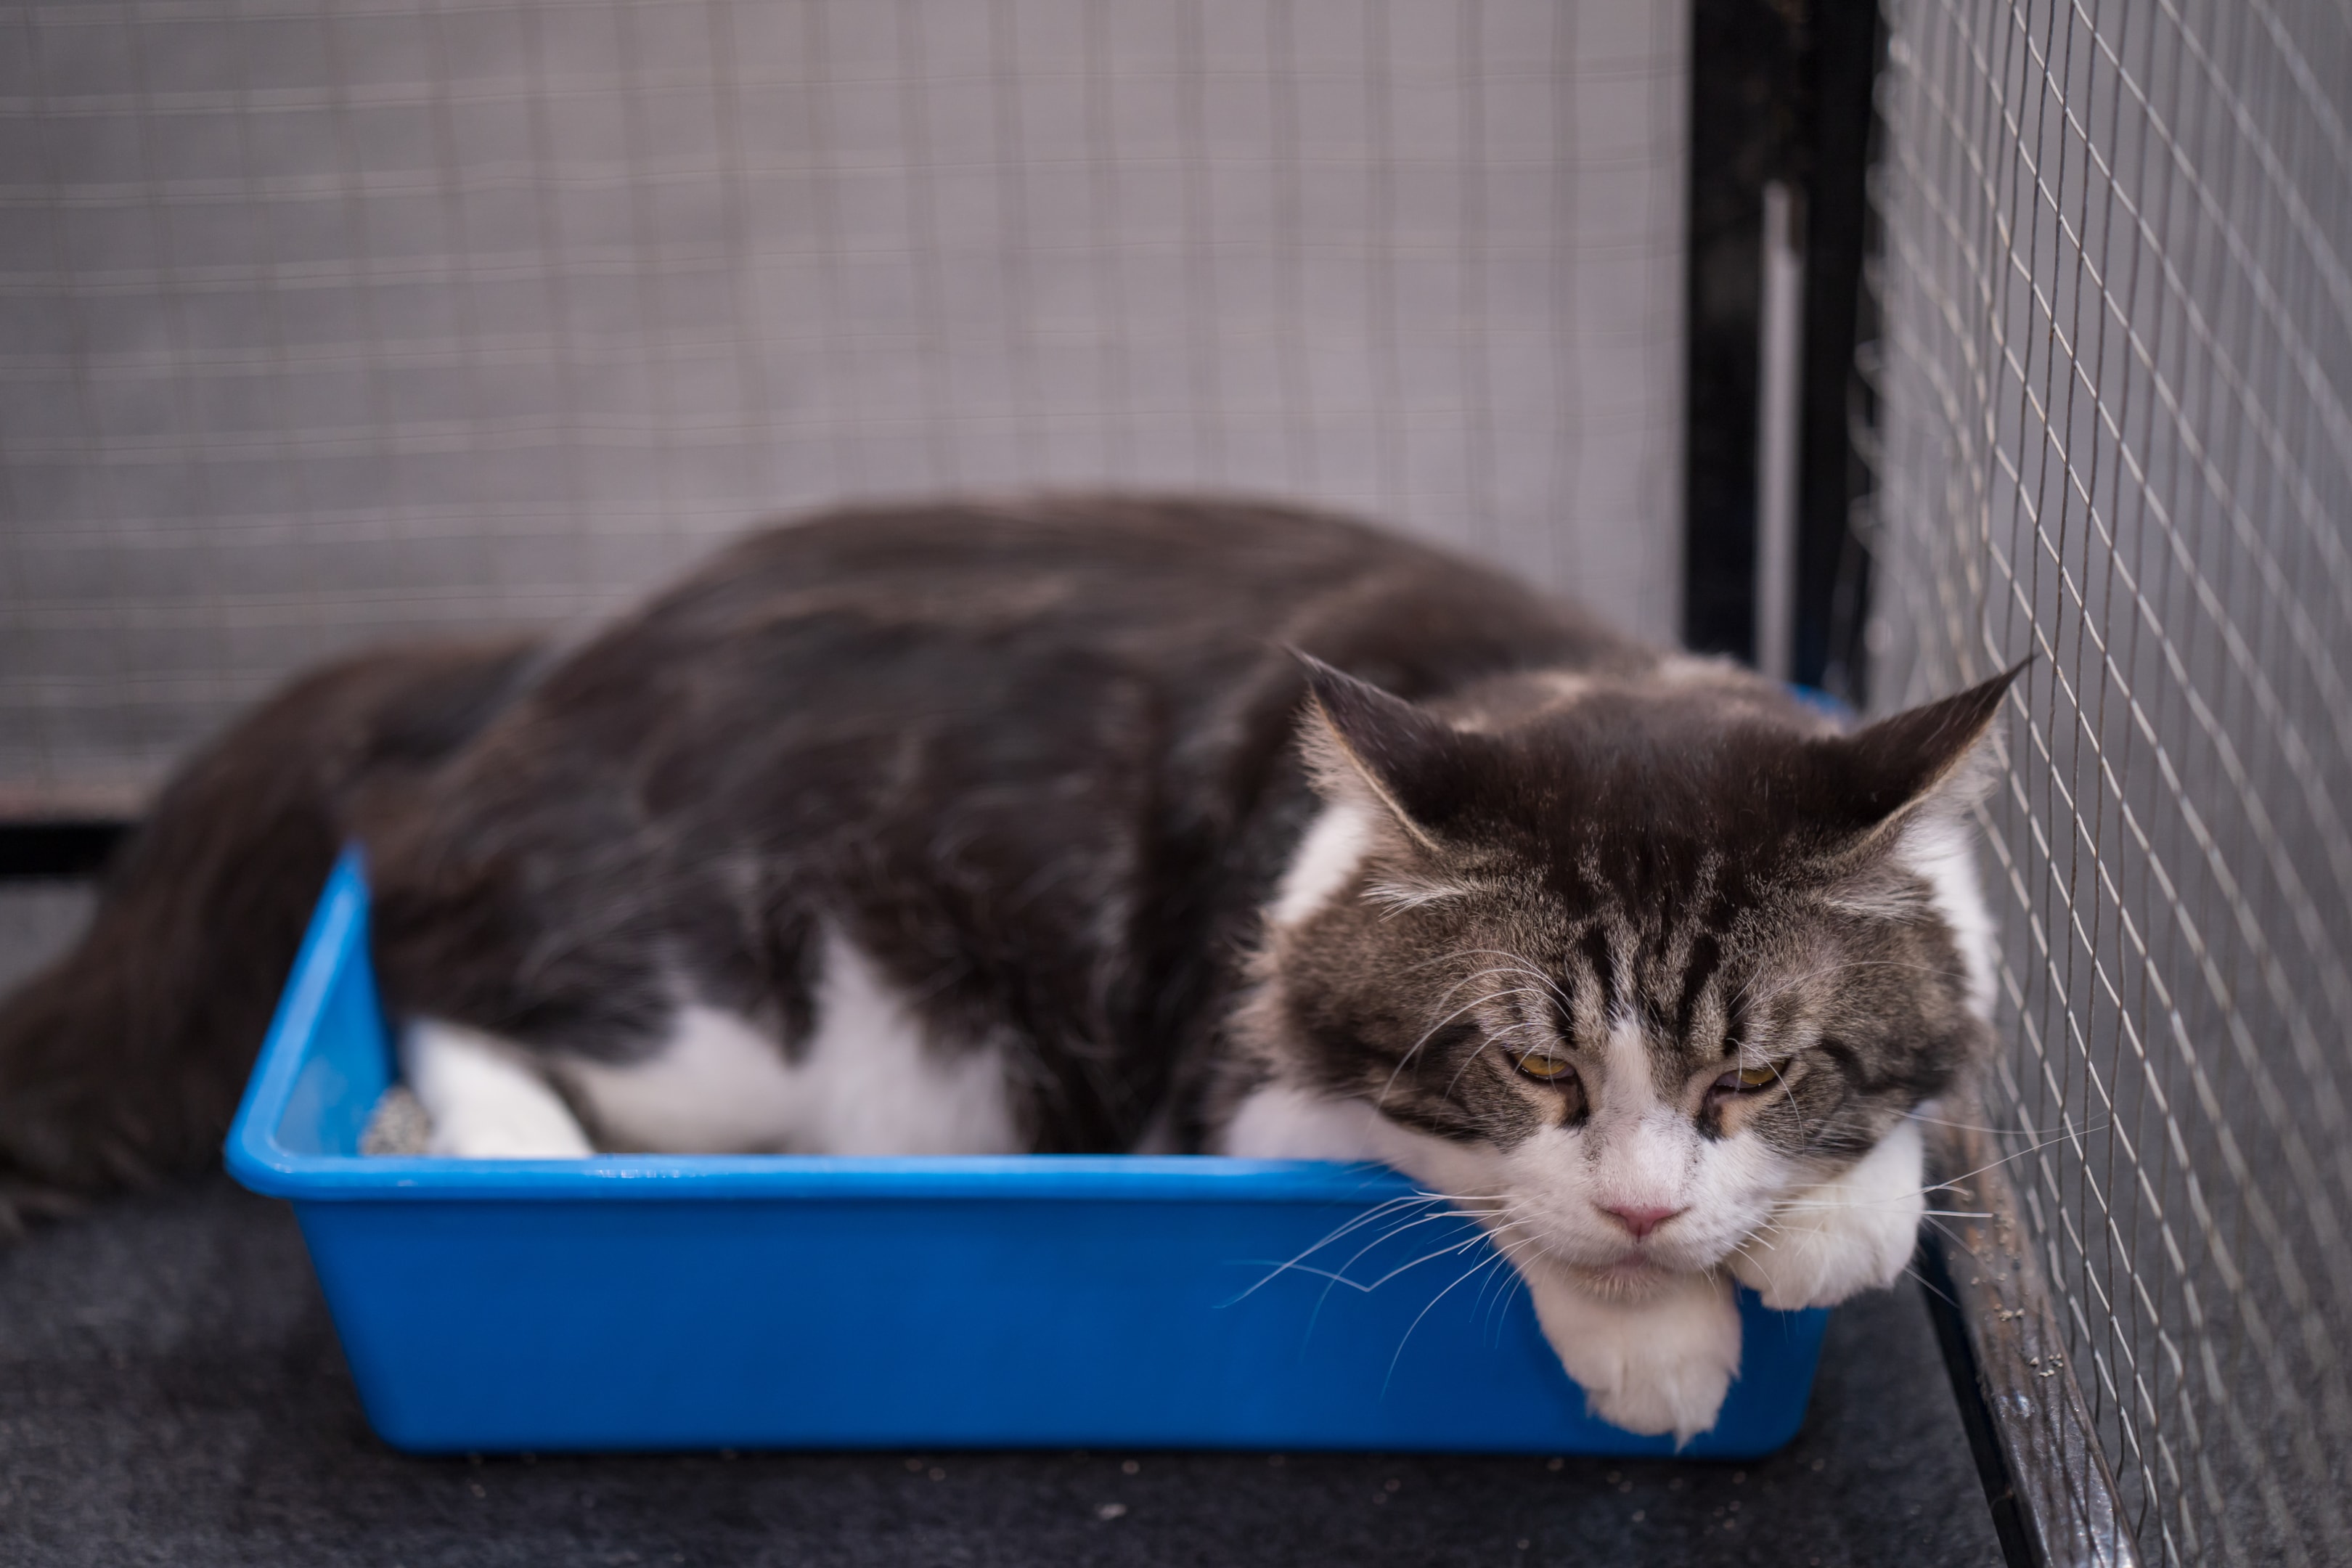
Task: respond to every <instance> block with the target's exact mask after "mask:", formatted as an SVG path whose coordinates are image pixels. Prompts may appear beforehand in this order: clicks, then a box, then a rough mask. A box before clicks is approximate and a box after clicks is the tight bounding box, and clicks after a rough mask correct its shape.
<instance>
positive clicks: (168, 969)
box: [0, 640, 536, 1239]
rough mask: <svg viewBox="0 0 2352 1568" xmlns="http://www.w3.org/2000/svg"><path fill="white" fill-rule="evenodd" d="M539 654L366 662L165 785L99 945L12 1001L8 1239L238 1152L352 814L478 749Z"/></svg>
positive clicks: (4, 1118) (276, 711) (331, 673)
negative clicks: (252, 1072) (103, 1198)
mask: <svg viewBox="0 0 2352 1568" xmlns="http://www.w3.org/2000/svg"><path fill="white" fill-rule="evenodd" d="M535 657H536V649H535V647H534V646H533V645H532V644H531V643H529V642H526V641H521V640H505V641H500V642H498V643H474V644H452V645H445V646H437V647H407V648H395V649H389V650H385V651H382V652H376V653H370V654H363V655H361V656H359V657H357V658H350V659H347V660H345V661H343V662H341V663H339V664H336V665H333V666H331V667H329V668H325V669H322V670H320V671H318V672H317V673H315V674H312V675H310V676H307V677H304V678H303V679H299V680H297V681H296V682H295V683H294V684H292V685H291V686H289V687H288V688H287V689H285V690H283V691H281V692H280V693H278V695H277V696H276V697H274V698H272V699H271V700H269V701H268V702H266V703H264V704H263V705H262V706H261V707H260V708H259V709H257V710H255V711H254V712H252V713H251V714H249V715H247V717H246V718H245V719H244V720H243V721H241V722H239V723H238V724H236V726H235V727H234V728H232V729H231V730H230V731H228V732H227V733H226V735H224V736H222V737H221V738H220V739H218V740H217V741H215V742H213V743H212V744H211V745H209V746H207V747H206V748H205V750H204V751H203V752H199V753H198V754H197V756H196V757H195V758H194V761H192V762H190V763H188V765H187V766H186V767H185V768H184V770H183V771H182V772H181V773H179V774H178V775H177V776H176V777H175V778H173V780H172V782H171V783H170V784H168V785H166V786H165V788H164V790H163V794H162V795H161V796H160V797H159V798H158V799H157V801H156V803H155V805H154V808H153V810H152V812H151V813H150V815H149V816H148V817H147V819H146V821H145V822H144V824H143V825H142V826H141V827H140V829H139V830H138V832H137V833H135V834H134V835H133V836H132V837H131V839H130V841H129V842H128V843H127V844H125V845H124V846H123V848H122V851H121V854H120V855H118V856H117V858H116V860H115V864H114V866H113V867H112V868H111V869H110V873H109V875H108V878H107V880H106V885H105V887H104V888H103V889H102V890H101V893H100V900H99V904H98V909H97V911H96V913H95V915H94V916H93V918H92V919H91V921H90V924H89V930H88V931H86V932H85V933H84V935H83V936H82V938H81V940H80V941H79V942H78V943H77V944H76V945H75V946H74V947H73V948H71V949H70V950H69V951H68V952H66V954H65V955H64V956H63V957H62V958H60V959H58V961H57V962H56V963H52V964H51V965H49V966H48V967H47V969H45V970H43V971H41V972H40V973H37V974H36V975H34V976H33V977H32V978H31V979H30V980H28V981H26V983H25V984H23V985H22V986H21V987H19V988H18V989H17V990H16V992H15V993H14V994H11V995H9V996H7V997H6V998H5V1000H0V1239H5V1237H9V1236H12V1235H14V1234H16V1233H17V1232H19V1231H21V1229H22V1228H23V1225H24V1222H25V1221H26V1219H28V1218H36V1217H46V1216H49V1215H58V1214H63V1213H68V1212H70V1211H71V1210H72V1209H74V1208H75V1207H78V1206H79V1202H80V1200H82V1199H84V1198H87V1197H89V1196H93V1195H96V1194H103V1193H107V1192H112V1191H119V1190H122V1189H125V1188H131V1187H137V1186H141V1185H144V1184H148V1183H151V1182H153V1181H155V1180H157V1179H158V1178H161V1177H163V1176H166V1175H170V1174H174V1173H181V1172H186V1171H190V1170H194V1169H199V1168H201V1167H203V1166H204V1165H205V1164H206V1163H209V1162H211V1161H212V1160H213V1159H214V1158H215V1157H216V1156H217V1154H218V1153H219V1151H220V1146H221V1141H222V1138H223V1137H224V1135H225V1134H226V1131H227V1130H228V1123H229V1119H230V1117H231V1116H232V1115H233V1114H234V1112H235V1111H236V1102H237V1099H238V1095H239V1093H240V1091H241V1089H243V1086H244V1082H245V1076H246V1073H247V1070H248V1069H249V1068H250V1067H251V1066H252V1063H253V1058H254V1053H255V1051H256V1050H257V1048H258V1047H259V1046H260V1043H261V1037H262V1035H263V1033H264V1032H265V1031H266V1030H267V1029H268V1024H269V1018H270V1014H271V1012H272V1010H273V1008H274V1005H275V1004H276V1000H277V995H278V988H279V987H280V986H281V985H282V984H284V982H285V978H286V973H287V971H288V969H289V967H290V966H291V965H292V963H293V960H294V952H295V950H296V948H297V947H299V945H300V942H301V939H302V932H303V929H304V926H305V924H306V922H307V921H308V917H309V914H310V906H311V904H312V903H313V901H314V900H316V899H317V898H318V896H319V890H320V886H321V884H322V883H323V882H324V881H325V879H326V876H327V872H328V870H329V869H330V868H331V866H332V865H333V863H334V858H335V855H336V853H337V850H338V848H339V847H340V845H341V841H342V838H343V837H344V831H345V819H344V813H345V806H346V804H347V803H348V802H349V801H350V799H351V797H352V794H353V793H354V791H355V790H357V789H358V788H360V787H361V786H362V785H372V786H373V785H383V784H391V785H393V786H394V787H396V785H397V779H398V775H399V774H400V773H404V772H408V773H414V772H416V771H419V770H422V769H425V768H427V767H430V766H431V765H432V764H433V763H436V762H437V761H439V760H441V759H443V758H446V756H448V755H449V754H450V753H451V752H455V751H456V750H457V749H458V748H459V747H460V746H462V745H464V743H465V742H467V739H469V738H470V737H471V736H472V735H473V734H474V733H475V732H476V731H478V730H479V729H480V728H481V727H482V726H483V725H484V724H485V723H487V722H488V721H489V719H490V718H491V716H492V715H494V714H495V713H496V712H498V711H499V709H501V708H502V707H503V706H505V704H506V703H508V702H509V701H510V700H512V698H513V696H514V694H515V692H516V691H517V690H518V689H520V686H521V685H522V684H523V683H524V682H525V681H526V680H527V679H529V672H530V669H531V668H533V666H534V663H535Z"/></svg>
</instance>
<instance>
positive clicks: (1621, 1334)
mask: <svg viewBox="0 0 2352 1568" xmlns="http://www.w3.org/2000/svg"><path fill="white" fill-rule="evenodd" d="M1529 1288H1530V1290H1531V1292H1532V1294H1533V1295H1534V1298H1535V1305H1536V1316H1537V1319H1538V1321H1540V1322H1541V1323H1542V1324H1543V1330H1544V1337H1545V1338H1546V1339H1548V1340H1549V1341H1550V1342H1551V1347H1552V1350H1553V1351H1554V1352H1556V1353H1557V1354H1558V1355H1559V1360H1560V1364H1561V1365H1562V1366H1563V1367H1565V1368H1566V1369H1567V1370H1568V1375H1569V1376H1570V1377H1572V1378H1574V1379H1576V1381H1577V1382H1578V1383H1579V1384H1581V1385H1582V1386H1583V1389H1584V1394H1585V1398H1586V1400H1587V1401H1588V1402H1589V1404H1590V1405H1591V1410H1592V1413H1593V1414H1594V1415H1598V1416H1600V1417H1601V1419H1602V1420H1603V1421H1606V1422H1608V1423H1609V1424H1610V1425H1611V1426H1618V1427H1622V1428H1623V1429H1624V1430H1625V1431H1628V1432H1634V1433H1639V1434H1641V1435H1642V1436H1660V1435H1663V1434H1665V1433H1672V1434H1673V1435H1674V1438H1675V1444H1676V1445H1677V1446H1679V1445H1681V1444H1684V1443H1687V1442H1689V1441H1690V1440H1691V1439H1692V1438H1693V1437H1696V1436H1698V1435H1699V1434H1700V1433H1702V1432H1704V1431H1706V1430H1707V1429H1708V1428H1709V1427H1711V1426H1714V1425H1715V1421H1716V1417H1717V1415H1718V1414H1720V1413H1721V1411H1722V1409H1723V1401H1724V1396H1725V1395H1726V1394H1728V1393H1730V1391H1731V1383H1732V1379H1734V1378H1736V1377H1738V1375H1739V1307H1738V1302H1737V1301H1736V1300H1734V1298H1733V1295H1732V1291H1731V1283H1730V1281H1729V1280H1727V1279H1724V1278H1723V1277H1722V1276H1720V1275H1716V1274H1695V1275H1688V1276H1685V1277H1683V1278H1681V1279H1675V1280H1674V1281H1673V1282H1672V1283H1671V1284H1670V1285H1669V1286H1668V1287H1667V1288H1666V1289H1665V1290H1664V1291H1663V1292H1662V1293H1660V1294H1658V1295H1654V1296H1651V1297H1647V1298H1644V1299H1643V1300H1603V1299H1601V1298H1599V1297H1596V1296H1593V1295H1591V1294H1588V1293H1587V1292H1586V1291H1585V1290H1583V1289H1581V1288H1580V1287H1579V1286H1578V1285H1576V1284H1575V1282H1574V1281H1573V1280H1572V1279H1569V1278H1568V1277H1566V1276H1562V1275H1554V1276H1552V1277H1550V1278H1548V1279H1545V1280H1544V1281H1543V1282H1541V1283H1538V1282H1537V1281H1536V1280H1535V1279H1530V1280H1529Z"/></svg>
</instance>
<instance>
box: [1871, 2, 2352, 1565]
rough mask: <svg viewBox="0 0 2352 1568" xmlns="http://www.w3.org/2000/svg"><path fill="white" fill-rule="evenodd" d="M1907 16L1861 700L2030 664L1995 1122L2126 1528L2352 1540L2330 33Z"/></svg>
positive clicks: (2346, 73)
mask: <svg viewBox="0 0 2352 1568" xmlns="http://www.w3.org/2000/svg"><path fill="white" fill-rule="evenodd" d="M1888 23H1889V32H1890V38H1891V46H1890V67H1889V72H1888V75H1887V77H1886V79H1885V80H1884V81H1883V82H1882V107H1883V109H1884V111H1885V117H1886V122H1887V129H1888V148H1889V152H1888V156H1887V160H1886V162H1885V166H1884V168H1883V170H1882V178H1883V185H1882V188H1881V190H1880V192H1879V194H1878V202H1879V206H1880V210H1881V212H1882V215H1883V217H1884V221H1885V258H1884V265H1883V269H1882V272H1881V275H1880V276H1879V277H1878V279H1876V289H1877V292H1878V294H1879V297H1880V299H1881V300H1882V301H1883V303H1884V305H1885V340H1884V342H1883V344H1882V358H1881V362H1880V363H1879V365H1878V367H1877V369H1878V379H1879V387H1878V390H1879V392H1880V393H1881V395H1882V397H1883V404H1882V407H1883V411H1884V412H1883V426H1882V430H1881V435H1882V437H1883V447H1882V450H1881V451H1880V453H1879V455H1878V464H1877V468H1878V473H1879V480H1880V485H1881V489H1880V492H1879V494H1878V496H1877V498H1876V505H1875V508H1874V528H1875V530H1876V539H1875V544H1876V548H1877V551H1878V554H1879V559H1880V562H1881V567H1880V570H1881V572H1882V573H1883V576H1882V577H1881V579H1880V583H1881V586H1880V588H1879V595H1878V605H1877V616H1878V618H1877V624H1876V626H1874V629H1873V634H1872V636H1873V642H1874V647H1876V648H1877V650H1878V651H1879V652H1880V655H1881V657H1882V659H1883V661H1884V662H1883V663H1882V666H1881V670H1882V675H1881V679H1880V680H1879V682H1878V689H1879V691H1880V692H1881V693H1882V694H1883V700H1886V701H1888V702H1895V701H1901V700H1911V699H1915V698H1917V697H1920V696H1923V695H1926V694H1927V693H1930V692H1936V691H1942V690H1948V689H1952V688H1953V687H1955V686H1956V685H1957V684H1958V683H1959V682H1961V681H1964V680H1967V679H1973V678H1976V677H1980V676H1982V675H1984V674H1987V673H1989V672H1990V671H1991V670H1993V669H1995V668H2000V667H2001V666H2003V665H2005V664H2007V663H2009V662H2010V661H2011V660H2013V659H2015V658H2020V657H2021V656H2024V655H2027V654H2033V655H2036V656H2038V658H2037V661H2036V663H2035V665H2034V667H2033V668H2032V671H2031V673H2030V674H2029V676H2028V678H2027V679H2026V680H2025V681H2024V682H2022V683H2021V688H2020V689H2019V691H2018V693H2017V696H2016V699H2015V700H2014V703H2013V710H2012V715H2011V722H2010V723H2009V725H2008V738H2009V742H2010V750H2011V762H2012V764H2013V765H2012V768H2011V773H2010V776H2009V781H2008V784H2007V786H2006V788H2005V791H2004V792H2003V793H2002V794H2001V795H2000V796H1999V797H1998V798H1996V799H1995V800H1993V801H1992V802H1991V803H1990V805H1989V807H1988V808H1987V812H1986V818H1987V826H1988V827H1989V830H1990V837H1991V841H1992V858H1991V860H1990V863H1989V873H1990V876H1991V878H1992V879H1993V882H1994V888H1993V894H1994V899H1995V903H1996V907H1997V909H1998V910H2000V915H2001V919H2002V923H2003V926H2004V934H2005V939H2006V955H2005V961H2004V963H2003V965H2002V968H2001V990H2002V993H2003V1005H2004V1016H2003V1022H2004V1030H2003V1034H2004V1038H2005V1039H2006V1041H2007V1044H2008V1049H2007V1052H2006V1054H2005V1056H2004V1057H2003V1058H2002V1059H2001V1060H2000V1065H1999V1068H1998V1070H1997V1073H1996V1075H1995V1082H1994V1083H1993V1084H1992V1085H1991V1087H1990V1091H1989V1096H1988V1098H1989V1100H1990V1101H1991V1103H1992V1106H1993V1110H1994V1120H1995V1121H1998V1122H1999V1123H2000V1124H2001V1126H2002V1128H2003V1130H2004V1133H2005V1135H2006V1137H2007V1139H2008V1142H2009V1147H2010V1151H2011V1153H2012V1155H2013V1156H2014V1157H2013V1159H2012V1161H2011V1166H2010V1168H2011V1171H2012V1173H2014V1175H2015V1178H2016V1185H2017V1186H2018V1188H2019V1189H2020V1191H2021V1194H2022V1197H2023V1200H2024V1204H2025V1206H2026V1209H2027V1211H2028V1219H2029V1224H2030V1226H2031V1228H2032V1231H2033V1233H2034V1234H2033V1240H2034V1242H2035V1244H2036V1246H2037V1247H2038V1250H2039V1251H2040V1253H2041V1254H2042V1261H2043V1263H2044V1266H2045V1268H2046V1269H2047V1271H2048V1273H2049V1275H2050V1277H2051V1279H2052V1282H2053V1289H2054V1290H2055V1292H2056V1295H2057V1297H2058V1301H2057V1306H2058V1310H2059V1314H2060V1318H2061V1321H2062V1322H2063V1324H2064V1326H2065V1329H2066V1331H2067V1333H2068V1335H2069V1337H2070V1339H2071V1345H2070V1347H2069V1349H2070V1356H2069V1359H2070V1360H2071V1361H2072V1363H2073V1366H2074V1372H2075V1373H2076V1375H2077V1377H2078V1378H2079V1380H2080V1381H2081V1383H2082V1384H2083V1387H2084V1393H2085V1394H2086V1395H2087V1396H2088V1398H2089V1400H2090V1402H2091V1404H2092V1405H2093V1406H2094V1411H2093V1415H2094V1418H2095V1426H2096V1429H2097V1434H2098V1441H2099V1443H2100V1445H2101V1447H2103V1448H2104V1449H2105V1453H2106V1455H2107V1457H2108V1459H2109V1462H2110V1463H2111V1465H2112V1466H2113V1468H2114V1469H2115V1471H2116V1476H2117V1479H2118V1482H2119V1485H2120V1487H2121V1489H2122V1492H2123V1494H2124V1499H2123V1500H2124V1505H2125V1508H2126V1513H2127V1515H2128V1519H2129V1523H2130V1526H2131V1528H2132V1530H2133V1531H2135V1533H2136V1535H2137V1540H2138V1542H2139V1544H2140V1549H2141V1551H2142V1552H2143V1553H2144V1554H2145V1555H2146V1556H2147V1557H2148V1558H2149V1559H2150V1560H2151V1561H2162V1562H2168V1563H2170V1562H2181V1563H2189V1562H2195V1563H2205V1562H2214V1563H2248V1564H2271V1563H2311V1564H2316V1565H2323V1568H2324V1565H2326V1564H2329V1563H2344V1562H2347V1561H2352V1531H2347V1513H2348V1512H2352V1497H2347V1487H2346V1483H2347V1479H2352V1383H2347V1368H2346V1359H2345V1358H2346V1351H2345V1348H2344V1345H2343V1342H2342V1336H2343V1331H2344V1330H2345V1329H2346V1328H2347V1326H2352V1247H2348V1246H2347V1235H2346V1215H2347V1205H2352V1124H2347V1105H2346V1100H2347V1089H2352V1061H2348V1060H2347V1058H2352V1035H2347V1028H2352V963H2348V962H2347V960H2352V832H2347V820H2346V819H2347V814H2352V691H2347V685H2346V683H2347V664H2348V663H2352V661H2347V657H2346V656H2347V654H2352V538H2347V533H2352V529H2347V524H2352V416H2347V391H2352V275H2347V266H2346V250H2347V242H2348V241H2352V227H2347V226H2352V144H2347V134H2346V127H2345V118H2346V106H2347V97H2352V20H2348V19H2347V13H2346V11H2345V9H2344V8H2343V7H2342V6H2341V5H2330V4H2326V3H2325V0H2145V3H2143V0H2076V3H2074V4H2071V5H2069V4H2063V3H2053V0H2029V3H2023V4H2004V3H1998V0H1895V3H1894V4H1891V5H1889V8H1888Z"/></svg>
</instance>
